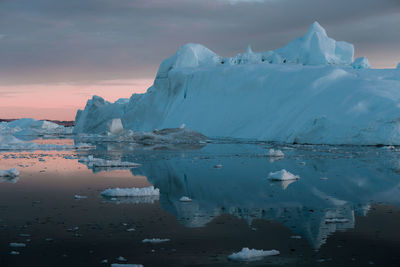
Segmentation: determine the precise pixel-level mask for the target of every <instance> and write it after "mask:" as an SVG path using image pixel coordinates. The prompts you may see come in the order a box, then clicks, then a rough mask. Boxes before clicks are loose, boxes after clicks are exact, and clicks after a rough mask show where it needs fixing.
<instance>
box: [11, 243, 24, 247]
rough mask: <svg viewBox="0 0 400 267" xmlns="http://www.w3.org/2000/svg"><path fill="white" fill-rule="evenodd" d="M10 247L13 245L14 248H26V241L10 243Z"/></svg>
mask: <svg viewBox="0 0 400 267" xmlns="http://www.w3.org/2000/svg"><path fill="white" fill-rule="evenodd" d="M10 247H12V248H24V247H26V244H24V243H10Z"/></svg>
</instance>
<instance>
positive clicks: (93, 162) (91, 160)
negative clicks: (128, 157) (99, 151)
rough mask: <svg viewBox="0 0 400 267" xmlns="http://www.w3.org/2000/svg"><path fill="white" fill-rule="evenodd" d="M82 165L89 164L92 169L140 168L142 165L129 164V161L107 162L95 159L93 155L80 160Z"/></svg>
mask: <svg viewBox="0 0 400 267" xmlns="http://www.w3.org/2000/svg"><path fill="white" fill-rule="evenodd" d="M78 161H79V162H82V163H87V164H88V165H89V166H91V167H132V168H135V167H139V166H140V164H138V163H135V162H127V161H120V160H106V159H100V158H95V157H93V155H89V156H87V157H84V158H81V159H79V160H78Z"/></svg>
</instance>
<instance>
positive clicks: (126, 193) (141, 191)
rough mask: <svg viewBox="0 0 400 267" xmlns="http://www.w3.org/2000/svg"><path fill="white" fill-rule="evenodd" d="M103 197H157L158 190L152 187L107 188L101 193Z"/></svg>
mask: <svg viewBox="0 0 400 267" xmlns="http://www.w3.org/2000/svg"><path fill="white" fill-rule="evenodd" d="M101 195H102V196H105V197H145V196H159V195H160V190H159V189H158V188H154V186H149V187H143V188H137V187H133V188H109V189H106V190H104V191H103V192H101Z"/></svg>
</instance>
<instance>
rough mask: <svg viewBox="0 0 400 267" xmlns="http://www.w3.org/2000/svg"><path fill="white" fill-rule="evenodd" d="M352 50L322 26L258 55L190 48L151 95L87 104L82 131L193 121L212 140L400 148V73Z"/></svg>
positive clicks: (79, 121)
mask: <svg viewBox="0 0 400 267" xmlns="http://www.w3.org/2000/svg"><path fill="white" fill-rule="evenodd" d="M353 56H354V48H353V45H351V44H348V43H345V42H338V41H335V40H333V39H332V38H330V37H328V35H327V34H326V31H325V30H324V29H323V28H322V27H321V26H320V25H319V24H318V23H317V22H315V23H313V24H312V26H311V27H310V29H309V30H308V32H307V33H306V35H304V36H303V37H300V38H297V39H295V40H294V41H292V42H290V43H289V44H288V45H287V46H285V47H283V48H280V49H277V50H274V51H267V52H262V53H256V52H253V51H252V49H251V47H250V46H249V47H248V48H247V51H246V52H245V53H243V54H239V55H237V56H235V57H232V58H224V57H221V56H219V55H217V54H216V53H214V52H212V51H211V50H209V49H208V48H206V47H204V46H202V45H199V44H186V45H184V46H182V47H181V48H179V49H178V51H177V52H176V54H175V55H174V56H172V57H171V58H168V59H166V60H164V61H163V62H162V63H161V65H160V68H159V70H158V72H157V75H156V78H155V81H154V84H153V86H151V87H150V88H149V89H148V90H147V92H146V93H144V94H134V95H132V97H131V98H130V99H129V101H126V100H125V101H117V102H115V103H110V102H107V101H105V100H104V99H102V98H100V97H98V96H95V97H93V98H92V99H91V100H89V101H88V102H87V104H86V107H85V109H84V110H79V111H78V113H77V115H76V126H75V128H74V132H75V133H91V134H96V133H97V134H98V133H107V132H113V131H114V132H115V129H118V131H119V130H120V129H121V130H122V129H125V130H133V131H136V132H143V131H144V132H151V131H153V130H154V129H164V128H179V127H180V126H181V125H182V124H185V125H186V128H188V129H191V130H194V131H198V132H201V133H202V134H204V135H206V136H207V137H210V138H213V137H230V138H242V139H255V140H265V141H275V142H284V143H310V144H358V145H376V144H387V145H400V132H399V128H400V75H399V72H398V70H395V69H385V70H380V69H369V63H368V60H367V59H366V58H360V59H357V60H356V61H354V57H353ZM115 119H120V121H118V120H115ZM117 122H118V123H117ZM120 123H121V125H120Z"/></svg>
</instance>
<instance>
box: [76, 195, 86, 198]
mask: <svg viewBox="0 0 400 267" xmlns="http://www.w3.org/2000/svg"><path fill="white" fill-rule="evenodd" d="M74 198H75V199H86V198H88V197H87V196H80V195H75V196H74Z"/></svg>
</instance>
